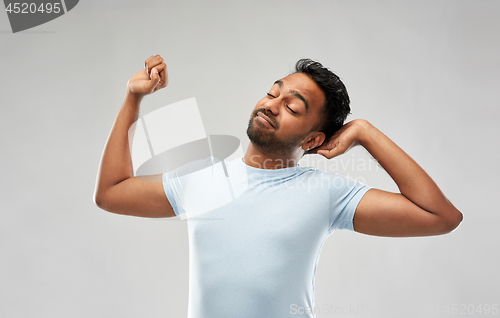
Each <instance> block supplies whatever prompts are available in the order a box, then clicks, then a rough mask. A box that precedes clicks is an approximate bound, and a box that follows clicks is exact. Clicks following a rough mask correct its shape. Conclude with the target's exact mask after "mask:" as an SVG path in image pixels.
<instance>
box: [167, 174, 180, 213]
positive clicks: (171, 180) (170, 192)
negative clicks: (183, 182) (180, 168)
mask: <svg viewBox="0 0 500 318" xmlns="http://www.w3.org/2000/svg"><path fill="white" fill-rule="evenodd" d="M162 182H163V191H165V195H166V196H167V199H168V202H170V205H171V206H172V209H173V210H174V213H175V215H181V214H182V213H183V211H179V208H178V207H177V201H178V199H176V196H175V195H174V193H176V192H178V190H176V186H175V183H176V182H175V177H174V175H173V173H172V172H165V173H163V175H162Z"/></svg>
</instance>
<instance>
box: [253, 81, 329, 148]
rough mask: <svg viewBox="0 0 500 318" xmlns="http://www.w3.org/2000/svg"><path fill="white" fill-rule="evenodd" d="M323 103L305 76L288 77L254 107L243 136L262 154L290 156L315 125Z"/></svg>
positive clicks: (313, 85)
mask: <svg viewBox="0 0 500 318" xmlns="http://www.w3.org/2000/svg"><path fill="white" fill-rule="evenodd" d="M324 103H325V94H324V93H323V91H322V90H321V89H320V87H319V86H318V85H317V84H316V83H315V82H314V81H313V80H312V79H311V78H310V77H309V76H308V75H306V74H303V73H294V74H291V75H288V76H286V77H284V78H282V79H280V80H278V81H276V82H275V83H274V85H273V86H272V87H271V89H270V91H269V93H267V95H266V96H265V97H264V98H263V99H261V100H260V101H259V102H258V103H257V105H255V108H254V110H253V112H252V115H251V116H250V121H249V123H248V129H247V135H248V137H249V138H250V140H251V141H252V143H253V144H254V146H256V147H258V148H259V149H260V150H261V151H262V152H264V153H266V154H275V155H282V156H289V155H292V154H293V153H294V152H295V151H299V150H300V149H299V148H300V147H301V145H302V143H304V141H306V140H307V138H308V137H309V136H310V134H311V132H312V130H313V128H315V126H316V125H317V123H319V113H320V110H321V108H322V107H323V105H324Z"/></svg>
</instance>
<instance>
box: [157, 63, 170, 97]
mask: <svg viewBox="0 0 500 318" xmlns="http://www.w3.org/2000/svg"><path fill="white" fill-rule="evenodd" d="M154 68H155V69H156V70H157V71H158V74H159V75H160V82H159V83H158V85H156V86H155V91H156V90H158V89H160V88H164V87H166V86H167V80H168V78H167V75H166V73H167V70H166V68H167V64H165V63H162V64H160V65H158V66H155V67H154Z"/></svg>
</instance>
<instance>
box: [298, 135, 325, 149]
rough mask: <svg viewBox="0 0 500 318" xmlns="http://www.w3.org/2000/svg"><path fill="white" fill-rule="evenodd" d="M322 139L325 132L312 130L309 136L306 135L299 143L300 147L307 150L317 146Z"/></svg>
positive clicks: (323, 139)
mask: <svg viewBox="0 0 500 318" xmlns="http://www.w3.org/2000/svg"><path fill="white" fill-rule="evenodd" d="M323 141H325V134H324V133H322V132H321V131H314V132H312V133H311V134H310V135H309V136H307V138H306V140H305V141H304V143H303V144H302V145H301V147H302V149H303V150H304V151H308V150H311V149H313V148H316V147H318V146H321V144H322V143H323Z"/></svg>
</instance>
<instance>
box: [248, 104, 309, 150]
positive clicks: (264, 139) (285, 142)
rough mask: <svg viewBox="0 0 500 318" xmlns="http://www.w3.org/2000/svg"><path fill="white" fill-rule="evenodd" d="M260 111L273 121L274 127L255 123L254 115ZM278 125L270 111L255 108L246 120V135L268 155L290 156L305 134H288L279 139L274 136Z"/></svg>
mask: <svg viewBox="0 0 500 318" xmlns="http://www.w3.org/2000/svg"><path fill="white" fill-rule="evenodd" d="M260 112H262V113H263V114H264V115H266V116H267V117H268V118H269V119H270V120H271V122H272V123H273V126H274V129H264V128H262V127H260V125H259V124H255V117H256V116H257V114H258V113H260ZM278 129H279V125H278V123H277V122H276V120H275V117H274V115H273V114H272V113H270V112H268V111H266V110H265V109H257V110H255V111H253V113H252V115H251V116H250V121H249V122H248V128H247V135H248V138H249V139H250V141H251V142H252V144H253V145H254V146H255V147H257V148H259V150H260V151H262V152H263V153H265V154H268V155H280V156H291V155H292V154H293V152H294V151H295V150H296V149H297V147H299V145H300V142H301V141H302V140H303V138H304V137H305V136H306V135H304V136H293V135H291V136H289V137H288V138H285V139H280V138H278V137H277V136H276V131H277V130H278Z"/></svg>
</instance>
